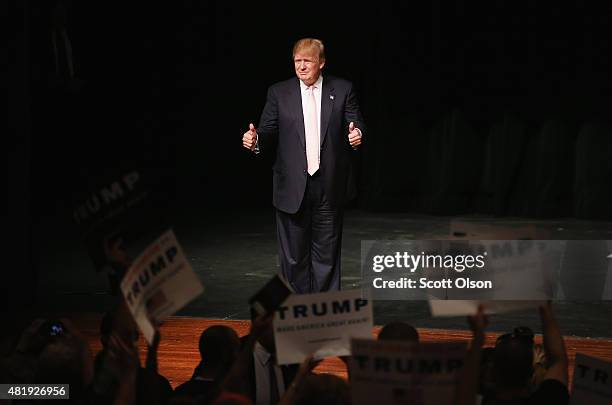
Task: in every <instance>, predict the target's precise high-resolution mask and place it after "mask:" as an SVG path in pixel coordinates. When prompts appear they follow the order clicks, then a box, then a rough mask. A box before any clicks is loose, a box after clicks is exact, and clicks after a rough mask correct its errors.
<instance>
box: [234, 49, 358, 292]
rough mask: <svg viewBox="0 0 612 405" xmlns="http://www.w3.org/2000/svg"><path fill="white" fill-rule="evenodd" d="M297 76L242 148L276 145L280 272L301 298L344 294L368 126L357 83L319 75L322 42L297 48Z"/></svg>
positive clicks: (278, 92)
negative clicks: (351, 209) (347, 240)
mask: <svg viewBox="0 0 612 405" xmlns="http://www.w3.org/2000/svg"><path fill="white" fill-rule="evenodd" d="M293 61H294V66H295V73H296V76H297V78H293V79H289V80H286V81H283V82H280V83H276V84H274V85H272V86H271V87H270V88H269V89H268V96H267V100H266V105H265V107H264V110H263V113H262V114H261V119H260V121H259V126H258V128H257V129H255V126H254V125H253V124H252V123H251V124H250V125H249V130H248V131H247V132H245V134H244V135H243V138H242V143H243V146H244V147H245V148H247V149H249V150H252V151H253V152H255V153H259V151H260V150H261V152H265V151H267V150H270V147H271V146H272V145H273V144H276V145H277V148H276V159H275V161H274V165H273V168H272V169H273V204H274V207H275V208H276V227H277V235H278V245H279V257H280V264H281V272H282V274H283V275H284V277H285V279H286V280H287V281H288V282H289V283H290V284H291V285H292V287H293V288H294V290H295V291H296V292H297V293H309V292H319V291H327V290H339V289H340V249H341V245H342V219H343V211H342V207H343V205H344V204H345V203H346V202H347V201H348V200H350V199H351V198H352V197H353V196H354V193H355V185H354V179H353V177H354V176H353V170H352V165H351V160H352V154H353V153H354V152H355V150H356V149H357V148H358V147H359V146H360V145H361V142H362V138H363V136H364V132H365V126H364V123H363V118H362V116H361V112H360V111H359V105H358V103H357V97H356V95H355V92H354V89H353V85H352V84H351V83H350V82H348V81H346V80H343V79H340V78H336V77H333V76H328V75H325V76H323V75H322V74H321V71H322V69H323V66H325V52H324V46H323V43H322V42H321V41H320V40H318V39H313V38H304V39H301V40H299V41H297V42H296V44H295V45H294V47H293Z"/></svg>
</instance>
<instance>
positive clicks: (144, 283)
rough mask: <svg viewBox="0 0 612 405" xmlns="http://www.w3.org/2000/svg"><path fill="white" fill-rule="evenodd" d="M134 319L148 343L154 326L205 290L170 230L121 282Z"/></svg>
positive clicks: (137, 260) (148, 249)
mask: <svg viewBox="0 0 612 405" xmlns="http://www.w3.org/2000/svg"><path fill="white" fill-rule="evenodd" d="M121 291H122V293H123V296H124V298H125V301H126V303H127V306H128V308H129V309H130V312H131V313H132V315H133V316H134V320H135V321H136V323H137V324H138V326H139V327H140V330H141V331H142V333H143V335H144V336H145V338H146V339H147V341H148V342H149V343H151V342H152V341H153V335H154V333H155V330H154V328H153V323H155V322H161V321H163V320H164V319H165V318H167V317H168V316H170V315H172V314H174V313H175V312H176V311H178V310H179V309H180V308H182V307H183V306H185V305H186V304H187V303H189V302H190V301H191V300H193V299H194V298H195V297H197V296H198V295H200V294H201V293H202V291H203V287H202V284H201V283H200V280H199V279H198V277H197V275H196V274H195V273H194V271H193V269H192V268H191V265H190V264H189V262H188V261H187V258H186V257H185V255H184V254H183V250H182V249H181V246H180V245H179V243H178V241H177V240H176V237H175V236H174V232H173V231H172V230H169V231H167V232H166V233H164V234H163V235H162V236H160V237H159V238H158V239H157V240H156V241H155V242H153V243H152V244H151V245H149V246H148V247H147V248H146V249H145V251H144V252H142V254H141V255H140V256H139V257H138V258H137V259H136V260H135V261H134V263H133V264H132V266H131V267H130V268H129V269H128V271H127V273H126V275H125V276H124V278H123V280H122V281H121Z"/></svg>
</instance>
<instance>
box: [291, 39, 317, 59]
mask: <svg viewBox="0 0 612 405" xmlns="http://www.w3.org/2000/svg"><path fill="white" fill-rule="evenodd" d="M303 50H308V51H314V52H315V53H317V51H318V54H319V61H321V62H323V61H325V46H324V45H323V41H321V40H320V39H316V38H302V39H300V40H298V41H297V42H296V43H295V45H293V56H294V57H295V54H296V53H298V52H300V51H303Z"/></svg>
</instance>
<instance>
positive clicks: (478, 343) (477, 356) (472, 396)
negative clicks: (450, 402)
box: [455, 305, 489, 405]
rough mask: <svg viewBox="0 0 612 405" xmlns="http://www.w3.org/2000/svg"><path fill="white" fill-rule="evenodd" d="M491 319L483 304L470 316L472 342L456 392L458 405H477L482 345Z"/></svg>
mask: <svg viewBox="0 0 612 405" xmlns="http://www.w3.org/2000/svg"><path fill="white" fill-rule="evenodd" d="M488 323H489V320H488V318H487V316H486V315H485V314H484V311H483V307H482V305H481V306H479V307H478V312H477V313H476V315H474V316H470V317H468V324H469V325H470V329H472V333H473V334H472V343H471V346H470V348H469V350H468V353H467V356H466V358H465V364H464V366H463V370H461V374H460V376H459V381H458V382H457V389H456V393H455V403H456V404H457V405H475V404H476V395H477V394H478V384H479V381H480V361H481V358H482V346H483V345H484V341H485V335H484V329H485V327H486V326H487V325H488Z"/></svg>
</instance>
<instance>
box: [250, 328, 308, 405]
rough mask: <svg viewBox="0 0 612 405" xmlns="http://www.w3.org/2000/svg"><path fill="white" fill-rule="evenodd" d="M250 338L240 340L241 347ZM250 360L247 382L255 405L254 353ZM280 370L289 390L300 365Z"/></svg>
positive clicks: (288, 366)
mask: <svg viewBox="0 0 612 405" xmlns="http://www.w3.org/2000/svg"><path fill="white" fill-rule="evenodd" d="M248 336H249V335H245V336H243V337H241V338H240V343H241V345H244V344H245V343H246V340H247V339H248ZM249 359H250V360H249V367H248V370H249V371H248V373H249V374H248V381H247V384H248V396H249V397H250V398H251V400H252V401H253V403H255V401H256V400H257V384H256V377H255V356H254V354H253V353H251V356H250V357H249ZM280 369H281V371H282V373H283V381H284V382H285V389H287V387H289V385H290V384H291V382H292V381H293V379H294V378H295V376H296V375H297V372H298V370H299V369H300V365H299V364H289V365H285V366H280Z"/></svg>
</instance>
